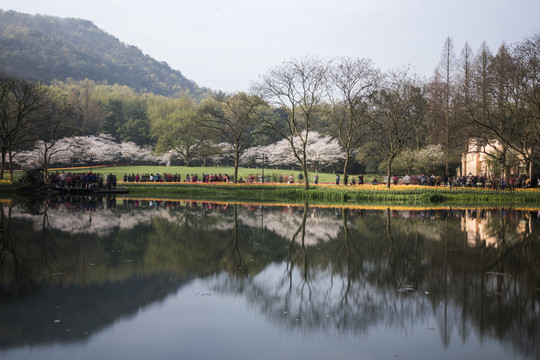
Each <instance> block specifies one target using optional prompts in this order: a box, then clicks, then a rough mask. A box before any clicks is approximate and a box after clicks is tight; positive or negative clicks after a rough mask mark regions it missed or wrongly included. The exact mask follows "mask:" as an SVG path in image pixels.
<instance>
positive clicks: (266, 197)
mask: <svg viewBox="0 0 540 360" xmlns="http://www.w3.org/2000/svg"><path fill="white" fill-rule="evenodd" d="M122 186H125V187H127V188H129V189H130V196H141V197H155V198H159V197H170V198H188V199H205V200H222V201H227V200H231V201H232V200H234V201H257V202H258V201H261V202H287V201H294V202H302V201H303V202H310V203H346V204H362V203H376V204H383V203H384V204H393V205H435V204H436V205H446V206H462V205H467V206H508V207H512V206H520V207H523V206H529V207H533V208H540V189H528V190H513V191H511V190H504V191H503V190H487V189H472V188H453V189H450V188H443V187H439V188H437V187H424V186H403V185H398V186H392V187H391V188H390V189H387V188H386V187H385V186H384V185H377V186H373V185H362V186H358V185H357V186H336V185H318V186H312V187H311V189H310V190H308V191H306V190H304V188H303V187H302V186H300V185H284V184H208V185H207V184H201V183H178V184H167V183H159V184H155V183H138V184H133V183H131V184H123V185H122Z"/></svg>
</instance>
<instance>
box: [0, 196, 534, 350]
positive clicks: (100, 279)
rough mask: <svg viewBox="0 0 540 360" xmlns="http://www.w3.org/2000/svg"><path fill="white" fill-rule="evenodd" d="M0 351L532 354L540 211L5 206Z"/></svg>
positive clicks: (75, 202) (149, 203) (111, 203)
mask: <svg viewBox="0 0 540 360" xmlns="http://www.w3.org/2000/svg"><path fill="white" fill-rule="evenodd" d="M0 215H1V217H0V281H1V282H0V359H2V360H7V359H396V358H400V359H538V358H540V290H539V289H540V235H539V234H540V232H539V230H540V219H539V212H538V211H531V210H515V211H509V210H501V209H498V210H485V209H466V210H461V209H460V210H455V209H452V210H423V211H420V210H407V211H403V210H401V211H400V210H396V209H360V208H356V209H350V208H349V209H346V208H321V207H314V206H309V205H300V206H290V207H281V206H260V205H235V204H213V203H200V202H199V203H197V202H181V201H178V202H175V201H154V200H127V199H116V200H115V199H99V200H91V199H80V198H65V199H60V201H46V202H30V201H29V202H15V201H7V202H4V203H3V204H2V206H1V214H0Z"/></svg>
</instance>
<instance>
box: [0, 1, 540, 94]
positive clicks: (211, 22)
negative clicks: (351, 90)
mask: <svg viewBox="0 0 540 360" xmlns="http://www.w3.org/2000/svg"><path fill="white" fill-rule="evenodd" d="M0 8H2V9H4V10H15V11H19V12H23V13H30V14H42V15H53V16H59V17H72V18H81V19H86V20H90V21H92V22H93V23H94V24H96V25H97V26H98V27H99V28H101V29H102V30H104V31H106V32H108V33H109V34H111V35H113V36H115V37H117V38H119V39H120V40H121V41H122V42H124V43H127V44H130V45H134V46H136V47H138V48H139V49H141V50H142V51H143V52H144V53H145V54H148V55H150V56H151V57H153V58H155V59H157V60H159V61H165V62H167V63H168V64H169V65H170V66H171V67H172V68H174V69H176V70H180V71H181V72H182V73H183V74H184V76H185V77H187V78H188V79H190V80H193V81H195V82H196V83H197V84H199V85H200V86H205V87H210V88H212V89H215V90H223V91H230V92H236V91H241V90H247V89H248V88H249V85H250V82H251V81H254V80H257V78H258V76H259V75H262V74H265V73H267V72H268V71H269V70H270V69H271V68H273V67H275V66H278V65H279V64H280V63H281V62H282V61H284V60H288V59H291V58H298V57H303V56H306V55H312V56H319V57H323V58H336V57H342V56H347V57H351V58H368V59H372V60H373V62H374V63H375V65H376V66H378V67H380V68H382V69H384V70H386V69H389V68H395V67H400V66H405V65H408V64H410V65H412V66H413V67H414V68H415V69H416V72H417V73H418V74H419V75H421V76H424V77H430V76H431V75H432V73H433V70H434V69H435V67H436V66H437V64H438V63H439V60H440V57H441V54H442V49H443V45H444V42H445V40H446V38H447V37H450V38H451V39H452V40H453V43H454V49H455V53H456V56H459V54H460V52H461V49H462V48H463V46H464V45H465V42H468V43H469V45H470V46H471V47H472V49H473V51H476V50H477V49H478V48H479V46H480V44H481V43H482V42H483V41H485V42H486V43H487V45H488V46H489V47H490V49H491V50H492V52H493V53H496V52H497V49H498V48H499V46H500V45H501V44H502V43H503V42H504V43H506V44H512V43H515V42H517V41H521V40H522V39H523V38H525V37H528V36H531V35H533V34H534V33H536V32H539V31H540V21H539V18H540V0H267V1H260V0H154V1H151V0H84V1H79V0H2V2H1V3H0Z"/></svg>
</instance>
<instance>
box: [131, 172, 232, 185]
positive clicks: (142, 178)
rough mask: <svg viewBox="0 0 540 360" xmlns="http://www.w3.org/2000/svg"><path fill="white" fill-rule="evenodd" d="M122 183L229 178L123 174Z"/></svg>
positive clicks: (223, 178)
mask: <svg viewBox="0 0 540 360" xmlns="http://www.w3.org/2000/svg"><path fill="white" fill-rule="evenodd" d="M123 180H124V182H204V183H209V182H230V181H231V178H230V176H229V175H227V174H225V175H222V174H203V175H202V176H201V177H199V175H197V174H191V175H190V174H186V176H185V177H182V176H181V175H180V174H167V173H164V174H158V173H156V174H153V173H152V174H142V175H139V174H124V178H123Z"/></svg>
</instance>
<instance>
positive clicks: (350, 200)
mask: <svg viewBox="0 0 540 360" xmlns="http://www.w3.org/2000/svg"><path fill="white" fill-rule="evenodd" d="M52 171H59V172H60V171H66V172H88V171H93V172H99V173H102V174H103V175H108V174H113V175H116V177H117V178H118V179H119V180H120V181H119V184H118V186H121V187H127V188H129V189H130V196H133V197H151V198H156V199H157V198H176V199H178V198H183V199H200V200H209V201H210V200H215V201H253V202H280V203H281V202H306V201H307V202H310V203H326V204H389V205H417V206H432V205H441V206H482V207H483V206H490V207H493V206H495V207H496V206H505V207H524V206H525V207H531V208H540V189H527V190H523V189H520V190H504V191H503V190H490V189H482V188H452V189H451V188H448V187H425V186H415V185H411V186H405V185H397V186H392V187H391V188H390V189H387V188H386V187H385V186H384V185H361V186H360V185H356V186H351V185H347V186H343V185H340V186H336V185H333V183H334V182H335V175H334V174H329V173H319V181H320V184H319V185H313V184H312V185H311V188H310V190H309V191H306V190H304V187H303V185H301V184H299V183H298V178H297V175H298V171H291V170H279V169H265V177H266V178H267V181H268V180H273V181H279V180H280V178H281V179H286V178H287V177H288V176H289V175H290V174H293V175H294V176H295V184H293V185H287V184H285V183H279V182H271V183H265V184H261V183H254V184H225V183H211V184H203V183H199V182H197V183H185V182H180V183H164V182H161V183H123V182H122V181H121V180H122V179H123V177H124V174H140V175H142V174H156V173H159V174H165V173H167V174H179V175H180V177H181V178H182V179H184V178H185V176H186V175H187V174H197V175H199V176H201V175H202V174H232V172H233V169H232V168H230V167H184V166H176V167H175V166H171V167H168V166H114V167H103V166H95V167H92V168H64V169H54V170H52ZM260 174H262V169H253V168H240V169H239V177H242V178H244V179H247V178H248V176H249V175H260ZM313 175H314V174H313V173H311V174H310V180H312V178H313ZM356 176H357V175H355V177H356ZM373 177H374V176H373V175H370V176H365V177H364V179H365V182H366V183H369V182H371V180H372V179H373ZM310 183H312V182H311V181H310ZM0 193H1V194H2V195H3V196H11V195H13V194H15V190H14V186H13V185H10V184H7V183H0ZM28 195H31V194H28Z"/></svg>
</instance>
